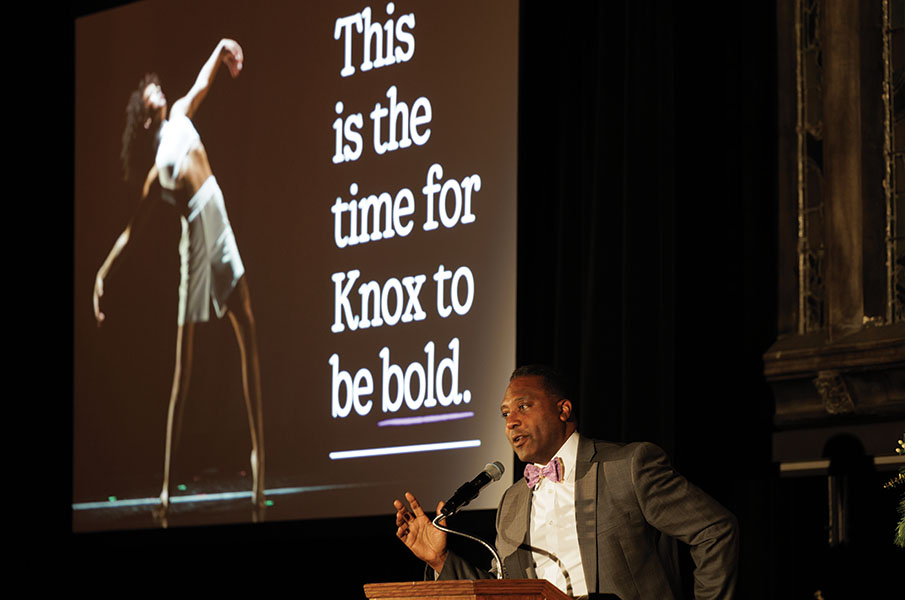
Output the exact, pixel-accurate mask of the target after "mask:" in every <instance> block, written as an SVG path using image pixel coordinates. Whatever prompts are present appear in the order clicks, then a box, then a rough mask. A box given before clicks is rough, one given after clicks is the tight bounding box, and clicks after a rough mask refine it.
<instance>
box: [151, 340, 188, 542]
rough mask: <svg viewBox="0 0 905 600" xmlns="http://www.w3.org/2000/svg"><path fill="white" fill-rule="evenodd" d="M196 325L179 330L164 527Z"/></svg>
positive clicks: (160, 514)
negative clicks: (171, 471)
mask: <svg viewBox="0 0 905 600" xmlns="http://www.w3.org/2000/svg"><path fill="white" fill-rule="evenodd" d="M194 333H195V324H194V323H186V324H184V325H179V327H178V328H177V331H176V367H175V370H174V371H173V387H172V389H171V390H170V407H169V409H168V410H167V439H166V449H165V450H164V455H163V488H162V489H161V492H160V507H159V508H158V509H157V510H156V511H154V518H155V519H156V520H158V521H159V522H160V525H161V526H162V527H164V528H165V527H167V525H168V523H167V514H168V512H169V509H170V470H171V469H172V466H173V454H174V453H175V449H176V446H178V444H179V436H180V434H181V432H182V412H183V409H184V408H185V401H186V398H187V397H188V393H189V380H190V379H191V374H192V340H193V339H194Z"/></svg>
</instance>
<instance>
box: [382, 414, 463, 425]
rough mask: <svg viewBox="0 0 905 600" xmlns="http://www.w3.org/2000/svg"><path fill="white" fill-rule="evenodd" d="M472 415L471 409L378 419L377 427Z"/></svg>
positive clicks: (434, 421)
mask: <svg viewBox="0 0 905 600" xmlns="http://www.w3.org/2000/svg"><path fill="white" fill-rule="evenodd" d="M473 416H474V413H473V412H472V411H470V410H469V411H465V412H457V413H447V414H444V415H424V416H422V417H395V418H393V419H384V420H383V421H378V422H377V426H378V427H402V426H405V425H423V424H424V423H439V422H441V421H454V420H456V419H469V418H471V417H473Z"/></svg>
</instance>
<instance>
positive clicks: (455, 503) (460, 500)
mask: <svg viewBox="0 0 905 600" xmlns="http://www.w3.org/2000/svg"><path fill="white" fill-rule="evenodd" d="M505 470H506V468H505V467H503V464H502V463H501V462H499V461H493V462H492V463H487V465H486V466H485V467H484V470H483V471H481V472H480V473H478V476H477V477H475V478H474V479H472V480H471V481H469V482H467V483H463V484H462V485H461V486H460V487H459V489H457V490H456V493H455V494H453V495H452V498H450V499H449V500H447V501H446V504H444V505H443V508H442V509H440V512H441V514H442V515H443V516H444V517H451V516H453V515H454V514H456V513H457V512H459V509H460V508H462V507H463V506H465V505H466V504H468V503H469V502H471V501H472V500H474V499H475V498H477V497H478V494H480V493H481V490H482V489H484V486H486V485H487V484H489V483H492V482H494V481H499V480H500V477H502V476H503V471H505Z"/></svg>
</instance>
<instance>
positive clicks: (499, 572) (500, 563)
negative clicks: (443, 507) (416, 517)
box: [431, 513, 503, 579]
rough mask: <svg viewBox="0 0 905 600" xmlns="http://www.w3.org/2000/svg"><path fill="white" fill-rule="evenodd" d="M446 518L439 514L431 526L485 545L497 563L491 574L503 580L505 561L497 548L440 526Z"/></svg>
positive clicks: (477, 538)
mask: <svg viewBox="0 0 905 600" xmlns="http://www.w3.org/2000/svg"><path fill="white" fill-rule="evenodd" d="M446 516H447V515H444V514H443V513H439V514H437V516H436V517H434V520H433V521H431V524H432V525H433V526H434V527H436V528H437V529H439V530H440V531H445V532H446V533H454V534H456V535H461V536H462V537H466V538H468V539H470V540H474V541H475V542H479V543H481V544H483V545H484V547H485V548H487V549H488V550H490V552H491V554H493V558H494V560H495V561H496V568H495V569H494V568H491V572H492V573H494V574H495V575H496V578H497V579H502V578H503V559H502V558H500V554H499V552H497V551H496V548H494V547H493V546H491V545H490V544H488V543H487V542H485V541H484V540H482V539H481V538H479V537H476V536H473V535H471V534H468V533H463V532H461V531H455V530H453V529H449V528H448V527H444V526H443V525H440V520H441V519H444V518H446Z"/></svg>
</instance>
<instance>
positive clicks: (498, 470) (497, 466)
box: [484, 460, 506, 481]
mask: <svg viewBox="0 0 905 600" xmlns="http://www.w3.org/2000/svg"><path fill="white" fill-rule="evenodd" d="M505 470H506V467H504V466H503V463H501V462H500V461H498V460H495V461H493V462H492V463H487V465H486V466H485V467H484V472H485V473H487V474H488V475H490V478H491V479H493V480H494V481H499V480H500V477H502V476H503V472H504V471H505Z"/></svg>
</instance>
